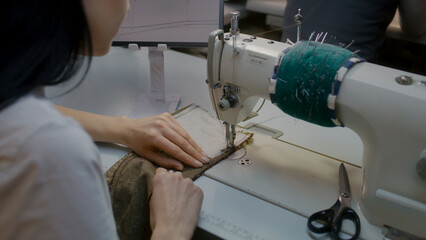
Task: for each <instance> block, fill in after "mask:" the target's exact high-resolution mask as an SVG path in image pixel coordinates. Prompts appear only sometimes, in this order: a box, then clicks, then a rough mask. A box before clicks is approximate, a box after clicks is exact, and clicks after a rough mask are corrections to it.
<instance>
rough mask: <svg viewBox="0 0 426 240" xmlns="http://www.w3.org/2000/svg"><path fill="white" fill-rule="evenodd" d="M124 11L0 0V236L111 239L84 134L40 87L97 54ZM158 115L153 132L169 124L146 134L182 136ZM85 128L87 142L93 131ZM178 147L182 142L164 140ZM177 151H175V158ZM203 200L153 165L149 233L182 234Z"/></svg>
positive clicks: (94, 3) (111, 0)
mask: <svg viewBox="0 0 426 240" xmlns="http://www.w3.org/2000/svg"><path fill="white" fill-rule="evenodd" d="M128 8H129V4H128V0H73V1H56V0H15V1H7V2H5V3H3V6H2V8H1V9H0V12H1V18H2V19H1V22H0V31H1V32H2V36H3V40H2V44H1V50H0V51H1V55H0V58H1V64H0V232H1V234H0V239H117V238H118V237H117V233H116V230H115V224H114V219H113V216H112V210H111V203H110V199H109V194H108V189H107V185H106V182H105V179H104V176H103V172H102V169H101V167H100V159H99V154H98V152H97V149H96V147H95V145H94V144H93V141H92V139H91V138H90V136H89V135H88V134H87V133H86V132H85V131H84V130H83V128H82V127H81V126H80V125H79V124H78V123H77V122H75V121H74V120H73V119H70V118H68V117H65V116H64V115H62V114H60V113H59V112H58V111H57V109H56V108H55V106H54V105H52V104H51V103H50V102H48V101H47V100H46V99H45V98H44V97H43V96H41V95H40V92H41V91H40V89H41V88H42V87H43V86H45V85H52V84H56V83H60V82H63V81H66V80H68V79H69V78H70V77H71V76H72V75H73V74H74V73H75V72H76V70H78V69H79V67H81V66H82V61H83V59H84V58H83V57H82V56H81V55H87V56H101V55H104V54H106V53H107V52H108V50H109V47H110V43H111V40H112V38H113V36H114V35H115V34H116V32H117V31H118V28H119V26H120V23H121V21H122V20H123V18H124V16H125V14H126V12H127V11H128ZM6 36H7V37H6ZM61 110H64V109H61ZM65 111H66V109H65ZM161 118H162V119H163V120H164V119H168V120H164V121H154V122H156V123H157V125H155V124H154V129H155V128H156V127H157V129H158V126H160V125H163V126H167V127H164V128H159V129H168V130H166V131H158V132H155V131H151V133H158V134H160V135H162V136H164V138H167V139H170V138H169V136H168V135H167V134H169V135H170V134H173V133H176V132H180V133H181V134H184V135H185V134H186V133H185V132H181V129H179V128H177V127H176V125H175V124H174V123H173V122H172V121H173V120H171V119H169V118H168V116H167V115H165V116H162V117H161ZM80 120H81V119H80ZM158 123H161V124H160V125H158ZM91 134H92V136H94V139H96V131H94V132H91ZM105 136H108V134H106V135H104V134H101V135H98V136H97V137H98V138H100V139H102V138H103V137H105ZM129 136H131V134H129ZM164 138H161V137H160V138H158V139H163V141H164ZM172 139H173V137H172ZM174 139H180V140H182V139H181V138H179V137H176V136H175V138H174ZM184 139H185V140H186V141H188V142H192V140H191V139H190V138H188V137H187V136H184ZM107 140H108V139H107ZM182 144H184V145H185V144H186V142H184V141H183V142H180V143H179V142H178V143H175V145H173V144H171V145H169V146H172V147H176V145H178V146H181V145H182ZM190 144H191V143H190ZM154 145H155V144H154ZM191 145H192V147H193V148H195V149H196V152H197V154H195V155H193V157H195V158H197V159H200V160H201V159H202V156H201V154H200V151H201V150H200V149H199V148H198V147H197V146H196V144H193V143H192V144H191ZM156 146H158V144H157V145H156ZM178 150H179V151H178ZM182 150H184V148H180V149H177V150H176V149H175V151H176V153H178V154H179V153H180V151H182ZM188 164H190V163H189V162H188ZM193 164H195V162H193ZM202 198H203V194H202V191H201V190H200V189H199V188H198V187H196V186H195V185H194V184H193V183H192V181H190V180H187V179H183V178H182V176H181V174H180V173H175V172H172V171H170V172H167V171H166V170H165V169H161V168H160V169H158V170H157V173H156V175H155V177H154V180H153V195H152V198H151V203H150V208H151V211H150V212H151V227H152V230H153V235H152V238H153V239H166V238H170V236H173V238H177V239H188V238H190V237H191V236H192V233H193V230H194V228H195V225H196V222H197V219H198V214H199V211H200V208H201V202H202Z"/></svg>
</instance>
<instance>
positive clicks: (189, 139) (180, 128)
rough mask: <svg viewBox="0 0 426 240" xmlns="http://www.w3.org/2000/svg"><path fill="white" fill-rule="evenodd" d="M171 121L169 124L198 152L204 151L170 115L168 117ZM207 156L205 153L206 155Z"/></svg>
mask: <svg viewBox="0 0 426 240" xmlns="http://www.w3.org/2000/svg"><path fill="white" fill-rule="evenodd" d="M169 120H170V122H171V123H172V124H171V125H170V126H171V128H172V129H173V130H175V131H176V132H177V133H178V134H179V135H180V136H182V137H183V138H184V139H186V140H187V141H188V142H189V143H190V144H191V145H192V146H193V147H194V148H195V149H196V150H197V151H198V152H199V153H204V151H203V149H202V148H201V147H200V146H199V145H198V144H197V142H195V140H194V139H193V138H192V137H191V136H190V135H189V134H188V132H187V131H186V130H185V129H184V128H183V127H182V126H181V125H180V124H179V122H178V121H176V119H175V118H174V117H173V116H171V115H170V118H169ZM206 156H207V155H206Z"/></svg>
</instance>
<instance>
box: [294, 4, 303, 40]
mask: <svg viewBox="0 0 426 240" xmlns="http://www.w3.org/2000/svg"><path fill="white" fill-rule="evenodd" d="M301 11H302V9H300V8H299V9H298V13H297V14H296V15H294V22H295V23H296V26H297V39H296V42H299V41H300V35H301V34H302V19H303V16H302V14H300V13H301Z"/></svg>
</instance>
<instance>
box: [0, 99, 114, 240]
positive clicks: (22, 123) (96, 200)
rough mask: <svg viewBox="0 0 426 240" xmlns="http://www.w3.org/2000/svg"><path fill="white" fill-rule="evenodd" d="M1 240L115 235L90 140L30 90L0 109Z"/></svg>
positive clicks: (69, 120)
mask: <svg viewBox="0 0 426 240" xmlns="http://www.w3.org/2000/svg"><path fill="white" fill-rule="evenodd" d="M0 239H1V240H3V239H19V240H21V239H43V240H44V239H46V240H49V239H91V240H94V239H102V240H105V239H118V236H117V231H116V228H115V223H114V217H113V214H112V208H111V202H110V197H109V194H108V187H107V183H106V181H105V178H104V174H103V172H102V168H101V162H100V157H99V153H98V150H97V148H96V146H95V145H94V143H93V141H92V139H91V138H90V136H89V135H88V134H87V133H86V132H85V131H84V130H83V129H82V128H81V126H80V125H79V124H78V123H77V122H76V121H74V120H73V119H71V118H68V117H65V116H63V115H61V114H60V113H59V112H58V111H57V110H56V108H55V106H54V105H53V104H51V103H50V102H48V101H47V100H45V99H43V98H38V97H36V96H35V95H28V96H24V97H22V98H21V99H19V100H18V101H17V102H15V103H14V104H13V105H11V106H9V107H8V108H6V109H3V110H1V111H0Z"/></svg>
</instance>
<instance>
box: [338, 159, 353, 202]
mask: <svg viewBox="0 0 426 240" xmlns="http://www.w3.org/2000/svg"><path fill="white" fill-rule="evenodd" d="M339 191H340V195H341V196H346V197H345V198H350V197H351V189H350V187H349V178H348V173H347V172H346V168H345V165H343V163H341V164H340V168H339Z"/></svg>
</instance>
